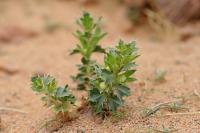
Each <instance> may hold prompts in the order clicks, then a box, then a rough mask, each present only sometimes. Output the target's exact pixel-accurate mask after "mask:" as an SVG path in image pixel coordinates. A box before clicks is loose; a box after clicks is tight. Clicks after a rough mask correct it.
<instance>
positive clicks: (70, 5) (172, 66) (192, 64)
mask: <svg viewBox="0 0 200 133" xmlns="http://www.w3.org/2000/svg"><path fill="white" fill-rule="evenodd" d="M83 10H87V11H90V12H91V13H92V14H93V16H95V17H98V16H103V22H102V23H103V24H102V27H103V29H104V30H105V31H107V32H108V33H109V35H108V36H107V37H106V38H105V39H104V40H103V41H102V46H103V47H104V48H107V47H111V46H114V45H115V44H116V43H117V41H118V40H119V39H123V40H126V41H130V40H136V41H137V47H138V48H139V54H140V57H139V58H138V59H137V64H138V67H137V73H136V75H135V77H136V78H137V79H138V80H137V82H135V83H132V84H130V85H129V86H130V88H131V91H132V95H131V96H130V97H128V98H127V99H126V102H125V107H124V108H125V109H124V110H125V112H126V114H125V115H124V117H123V118H121V119H117V120H113V119H111V118H107V119H105V120H103V121H102V120H101V119H100V118H99V117H97V116H93V115H92V111H91V110H90V109H86V110H85V111H83V112H82V113H81V114H80V116H79V117H78V118H77V119H75V120H73V121H71V122H66V123H64V124H63V125H62V126H60V127H59V128H58V127H56V124H53V125H52V126H50V127H49V126H47V127H45V126H43V127H42V125H44V123H45V122H47V121H49V120H50V119H53V117H54V114H53V113H52V112H51V111H50V110H48V109H47V108H46V107H44V106H43V103H42V101H41V100H40V96H38V95H35V94H34V93H33V91H32V90H31V88H30V77H31V75H32V74H34V73H47V74H51V75H53V76H55V77H56V78H57V80H58V81H59V84H61V85H64V84H66V83H68V84H69V85H70V87H71V88H72V91H73V93H74V94H75V95H76V96H78V97H81V95H82V92H81V93H80V92H79V91H77V90H76V88H75V87H76V84H75V83H73V82H72V80H71V78H70V75H73V74H76V72H77V68H76V66H75V64H78V63H80V56H79V55H74V56H69V50H70V49H72V48H73V47H74V46H75V44H76V43H77V40H76V38H74V36H73V35H72V32H74V31H75V30H76V28H77V26H76V24H75V19H77V18H78V17H79V16H80V15H81V12H82V11H83ZM123 13H124V7H123V6H121V5H120V4H117V3H114V2H113V1H107V2H106V1H104V2H100V3H97V4H95V3H94V4H91V5H83V4H82V3H81V2H77V1H73V0H57V1H56V0H51V1H50V0H49V1H47V0H41V1H40V0H34V1H31V0H4V1H0V29H1V32H0V33H1V34H5V32H6V31H7V29H6V28H5V27H7V28H12V27H22V28H23V29H24V30H23V32H20V33H17V35H13V34H12V35H13V36H15V37H14V39H13V38H12V39H11V40H9V35H8V40H5V39H4V38H3V39H2V40H1V42H0V66H1V67H4V68H5V69H10V71H14V72H6V71H5V70H4V69H1V70H0V119H1V122H0V126H1V127H0V128H1V131H0V132H3V133H35V132H40V133H45V132H47V133H48V132H59V133H61V132H63V133H78V132H86V133H125V132H126V133H147V132H148V131H150V129H158V130H162V125H164V126H165V127H167V128H175V129H178V130H177V131H176V132H177V133H199V132H200V113H198V112H199V111H200V97H199V96H198V94H197V93H198V92H199V93H200V46H199V44H200V38H199V36H195V37H192V38H191V39H190V40H188V41H186V42H181V41H176V40H173V39H171V40H173V41H171V40H170V39H169V38H168V39H166V40H165V41H163V40H159V39H157V38H156V36H154V33H153V31H152V30H151V29H149V28H148V27H147V26H141V27H140V28H134V29H133V32H129V33H127V32H126V28H127V26H126V25H127V19H126V18H125V16H124V15H123ZM46 18H48V19H50V20H53V21H56V22H57V23H60V24H61V25H64V26H61V27H60V28H57V29H56V30H55V31H54V32H47V31H45V29H44V25H45V23H46ZM22 28H21V29H22ZM11 32H12V31H11ZM27 32H28V33H27ZM29 32H31V33H32V32H34V36H32V34H31V35H30V34H29ZM4 36H5V35H4ZM163 36H164V35H163ZM93 59H97V60H98V62H102V59H103V56H102V55H100V54H99V55H98V54H95V55H94V57H93ZM156 69H159V70H165V71H166V76H165V78H166V81H165V82H163V83H155V81H154V80H153V77H154V71H155V70H156ZM177 99H184V104H183V106H184V107H186V108H187V109H186V110H181V111H178V113H185V114H182V115H178V114H176V113H173V112H170V111H166V110H165V111H163V110H162V111H159V112H157V113H156V115H153V116H150V117H147V118H141V116H140V112H141V111H142V110H143V109H144V108H145V107H152V106H154V105H156V104H158V103H163V102H167V101H173V100H177ZM5 107H9V108H12V109H18V110H20V111H22V112H17V111H15V110H4V109H3V108H5ZM167 114H172V115H170V116H168V115H167Z"/></svg>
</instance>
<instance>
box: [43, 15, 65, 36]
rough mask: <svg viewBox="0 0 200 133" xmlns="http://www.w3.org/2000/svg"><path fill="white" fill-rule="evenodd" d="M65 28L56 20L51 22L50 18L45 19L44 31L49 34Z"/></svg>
mask: <svg viewBox="0 0 200 133" xmlns="http://www.w3.org/2000/svg"><path fill="white" fill-rule="evenodd" d="M65 27H66V26H65V25H63V24H62V23H60V22H58V21H55V20H51V19H49V18H47V19H45V22H44V29H45V31H46V32H49V33H52V32H54V31H56V30H57V29H60V28H65Z"/></svg>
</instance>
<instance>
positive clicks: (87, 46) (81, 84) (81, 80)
mask: <svg viewBox="0 0 200 133" xmlns="http://www.w3.org/2000/svg"><path fill="white" fill-rule="evenodd" d="M100 20H101V18H99V19H98V20H97V21H94V19H93V18H92V17H91V15H90V14H89V13H87V12H84V13H83V16H82V17H81V18H80V19H78V20H77V24H78V25H79V26H80V28H81V30H77V31H76V32H75V34H74V35H75V37H76V38H77V39H78V40H79V44H77V45H76V48H75V49H73V51H72V52H71V55H72V54H77V53H79V54H81V56H82V59H81V62H82V64H81V65H77V66H78V70H79V73H78V74H77V75H76V76H75V77H73V79H74V81H77V82H78V87H77V88H78V89H79V90H84V89H86V87H87V85H88V82H89V77H91V76H92V74H93V73H92V69H91V64H92V63H94V61H92V60H91V55H92V54H93V53H94V52H100V53H105V50H104V49H103V48H102V47H101V46H100V45H99V41H100V40H101V39H102V38H103V37H104V36H105V35H106V33H104V32H102V30H101V28H100V25H99V22H100Z"/></svg>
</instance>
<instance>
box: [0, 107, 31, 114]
mask: <svg viewBox="0 0 200 133" xmlns="http://www.w3.org/2000/svg"><path fill="white" fill-rule="evenodd" d="M0 111H12V112H18V113H22V114H27V112H25V111H23V110H19V109H15V108H9V107H0Z"/></svg>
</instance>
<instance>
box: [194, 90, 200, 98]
mask: <svg viewBox="0 0 200 133" xmlns="http://www.w3.org/2000/svg"><path fill="white" fill-rule="evenodd" d="M194 94H195V95H196V96H197V97H198V98H200V94H199V93H198V92H197V90H194Z"/></svg>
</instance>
